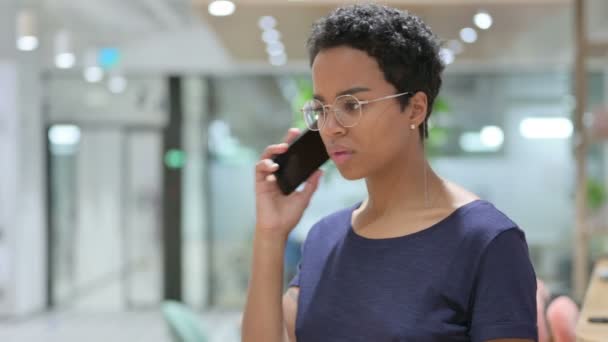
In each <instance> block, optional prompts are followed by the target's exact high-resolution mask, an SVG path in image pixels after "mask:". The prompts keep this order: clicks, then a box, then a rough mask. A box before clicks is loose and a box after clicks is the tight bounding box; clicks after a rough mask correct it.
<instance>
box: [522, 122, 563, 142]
mask: <svg viewBox="0 0 608 342" xmlns="http://www.w3.org/2000/svg"><path fill="white" fill-rule="evenodd" d="M573 130H574V128H573V126H572V121H570V119H567V118H555V117H553V118H526V119H523V120H522V121H521V123H520V125H519V132H520V133H521V135H522V136H523V137H524V138H527V139H568V138H570V137H571V136H572V132H573Z"/></svg>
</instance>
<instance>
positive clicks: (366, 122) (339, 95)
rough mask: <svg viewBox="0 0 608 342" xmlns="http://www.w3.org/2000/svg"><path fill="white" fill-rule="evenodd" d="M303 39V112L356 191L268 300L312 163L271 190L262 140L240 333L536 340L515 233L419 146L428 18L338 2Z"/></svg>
mask: <svg viewBox="0 0 608 342" xmlns="http://www.w3.org/2000/svg"><path fill="white" fill-rule="evenodd" d="M308 47H309V52H310V59H311V65H312V77H313V84H314V93H315V100H312V101H311V102H310V103H308V104H307V105H305V106H304V108H303V113H304V115H305V118H306V121H307V124H308V125H309V128H310V129H313V130H319V133H320V134H321V137H322V139H323V142H324V144H325V146H326V148H327V151H328V153H329V155H330V156H331V158H332V160H333V162H334V163H335V164H336V166H337V168H338V170H339V171H340V173H341V174H342V176H343V177H345V178H346V179H349V180H355V179H362V178H364V179H365V181H366V185H367V192H368V196H367V198H366V199H365V200H363V201H362V203H357V204H356V205H354V206H352V207H350V208H346V209H343V210H341V211H338V212H336V213H334V214H332V215H330V216H328V217H325V218H323V219H321V220H320V221H319V222H318V223H317V224H316V225H314V227H312V229H311V231H310V232H309V234H308V237H307V239H306V241H305V243H304V246H303V249H302V253H303V254H302V259H301V263H300V268H299V271H298V274H297V275H296V276H295V278H294V279H293V280H292V281H291V283H290V286H289V289H288V290H287V292H286V293H285V294H284V296H283V299H282V300H281V294H282V290H283V289H282V277H283V253H284V249H285V243H286V240H287V236H288V234H289V232H290V231H291V230H292V229H293V228H294V226H295V225H296V224H297V222H298V221H299V220H300V218H301V216H302V213H303V211H304V210H305V208H306V207H307V205H308V203H309V201H310V198H311V197H312V195H313V193H314V191H315V190H316V188H317V185H318V183H319V178H320V176H321V173H320V171H318V172H316V173H315V174H314V175H313V176H311V177H310V179H309V180H308V181H307V183H306V187H305V189H304V190H303V191H302V192H299V193H294V194H291V195H289V196H283V195H282V194H281V192H280V191H279V189H278V187H277V185H276V179H275V178H274V176H273V175H272V173H273V172H274V171H276V170H277V167H278V166H277V165H275V164H274V163H273V162H272V161H271V160H270V158H271V157H272V156H273V155H276V154H280V153H284V152H285V151H286V150H287V144H286V143H283V144H278V145H272V146H269V147H268V148H267V149H266V150H265V152H264V154H263V155H262V157H261V159H260V161H259V163H258V164H257V166H256V214H257V218H256V219H257V221H256V228H255V229H256V231H255V238H254V252H253V265H252V277H251V282H250V287H249V292H248V298H247V304H246V307H245V313H244V318H243V327H242V335H243V341H256V342H258V341H259V342H273V341H291V342H294V341H296V339H297V341H298V342H308V341H312V342H324V341H349V342H350V341H374V342H377V341H536V339H537V329H536V278H535V274H534V270H533V268H532V265H531V263H530V259H529V256H528V249H527V245H526V242H525V237H524V234H523V232H522V231H521V230H520V229H519V228H518V227H517V225H516V224H515V223H513V222H512V221H511V220H510V219H509V218H507V217H506V216H505V215H504V214H502V213H501V212H500V211H498V210H497V209H496V208H495V207H494V206H493V205H492V204H490V203H488V202H486V201H484V200H481V199H479V198H478V197H477V196H476V195H475V194H473V193H471V192H469V191H467V190H465V189H463V188H462V187H460V186H458V185H456V184H454V183H452V182H450V181H447V180H444V179H442V178H440V177H439V176H438V175H436V174H435V173H434V172H433V170H432V169H431V168H430V166H429V164H428V162H427V160H426V158H425V155H424V139H425V138H426V137H427V125H426V124H427V120H428V118H429V116H430V115H431V108H432V105H433V101H434V100H435V98H436V96H437V93H438V92H439V88H440V86H441V73H442V71H443V65H442V63H441V62H440V59H439V56H438V50H439V46H438V43H437V40H436V38H435V36H434V35H433V34H432V32H431V31H430V29H429V28H428V27H427V26H426V25H425V24H424V23H423V22H422V21H421V20H420V19H419V18H418V17H416V16H413V15H410V14H407V13H404V12H402V11H399V10H396V9H392V8H389V7H385V6H380V5H372V4H370V5H361V6H351V7H344V8H339V9H337V10H335V11H334V12H332V13H331V14H329V15H328V16H327V17H326V18H323V19H322V20H320V21H319V22H317V23H316V24H315V25H314V28H313V32H312V35H311V37H310V38H309V41H308ZM298 134H299V132H298V131H297V130H293V129H292V130H290V131H289V132H288V134H287V136H286V138H285V142H290V141H292V140H293V139H294V138H295V137H296V136H297V135H298Z"/></svg>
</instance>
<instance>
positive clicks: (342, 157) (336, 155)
mask: <svg viewBox="0 0 608 342" xmlns="http://www.w3.org/2000/svg"><path fill="white" fill-rule="evenodd" d="M352 155H353V153H352V152H350V151H335V152H332V153H331V160H333V161H334V163H336V164H337V165H340V164H344V163H346V162H347V161H349V160H350V159H351V157H352Z"/></svg>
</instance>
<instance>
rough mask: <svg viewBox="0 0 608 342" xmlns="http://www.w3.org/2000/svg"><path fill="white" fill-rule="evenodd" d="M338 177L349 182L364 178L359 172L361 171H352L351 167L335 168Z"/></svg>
mask: <svg viewBox="0 0 608 342" xmlns="http://www.w3.org/2000/svg"><path fill="white" fill-rule="evenodd" d="M337 169H338V171H339V172H340V175H342V178H344V179H346V180H350V181H354V180H359V179H362V178H365V175H364V174H363V173H362V172H361V170H357V169H354V168H352V167H340V166H337Z"/></svg>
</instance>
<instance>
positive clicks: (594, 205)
mask: <svg viewBox="0 0 608 342" xmlns="http://www.w3.org/2000/svg"><path fill="white" fill-rule="evenodd" d="M604 202H606V189H605V188H604V185H603V184H602V183H601V182H599V181H598V180H596V179H593V178H589V180H588V181H587V203H588V204H589V208H590V209H591V210H597V209H599V208H600V207H601V206H602V205H603V204H604Z"/></svg>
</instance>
